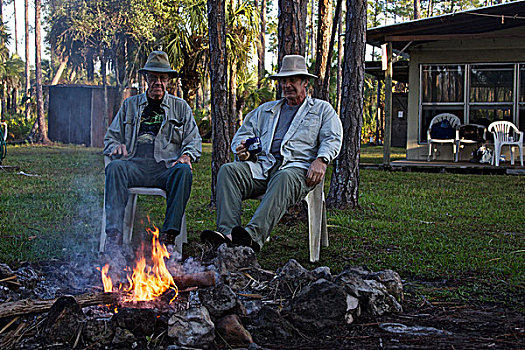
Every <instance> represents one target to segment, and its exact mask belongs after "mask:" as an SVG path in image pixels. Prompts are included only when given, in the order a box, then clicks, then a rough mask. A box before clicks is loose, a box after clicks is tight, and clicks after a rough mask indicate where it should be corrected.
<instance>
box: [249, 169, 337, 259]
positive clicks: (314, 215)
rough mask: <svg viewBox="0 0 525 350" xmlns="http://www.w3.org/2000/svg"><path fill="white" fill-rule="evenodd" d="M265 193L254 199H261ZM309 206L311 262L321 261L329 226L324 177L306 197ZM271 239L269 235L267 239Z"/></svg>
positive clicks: (326, 244)
mask: <svg viewBox="0 0 525 350" xmlns="http://www.w3.org/2000/svg"><path fill="white" fill-rule="evenodd" d="M262 198H263V195H261V196H258V197H256V198H254V199H258V200H261V199H262ZM304 201H305V202H306V204H307V207H308V249H309V251H310V262H317V261H319V255H320V252H321V243H322V244H323V247H328V245H329V242H328V228H327V224H326V222H327V221H326V201H325V196H324V178H323V180H322V181H321V182H320V183H319V184H317V186H315V187H314V188H313V189H312V190H311V191H310V192H308V194H307V195H306V197H304ZM269 240H270V237H268V239H267V241H269Z"/></svg>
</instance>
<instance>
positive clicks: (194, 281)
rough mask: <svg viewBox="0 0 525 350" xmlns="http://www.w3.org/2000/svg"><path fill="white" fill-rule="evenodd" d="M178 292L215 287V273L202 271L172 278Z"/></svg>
mask: <svg viewBox="0 0 525 350" xmlns="http://www.w3.org/2000/svg"><path fill="white" fill-rule="evenodd" d="M173 280H174V281H175V284H176V285H177V287H178V288H179V290H184V289H187V288H191V287H211V286H214V285H215V283H216V282H215V272H213V271H204V272H198V273H192V274H186V275H181V276H173Z"/></svg>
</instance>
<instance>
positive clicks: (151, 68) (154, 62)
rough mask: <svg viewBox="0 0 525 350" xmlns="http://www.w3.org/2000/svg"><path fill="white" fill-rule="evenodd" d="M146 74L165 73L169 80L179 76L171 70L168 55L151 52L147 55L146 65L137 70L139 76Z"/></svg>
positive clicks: (161, 52)
mask: <svg viewBox="0 0 525 350" xmlns="http://www.w3.org/2000/svg"><path fill="white" fill-rule="evenodd" d="M147 72H153V73H167V74H168V75H169V76H170V78H175V77H177V76H178V75H179V73H177V71H175V70H173V69H171V66H170V61H169V59H168V54H167V53H165V52H164V51H153V52H152V53H150V54H149V56H148V60H147V61H146V64H145V65H144V67H142V68H141V69H139V73H141V74H146V73H147Z"/></svg>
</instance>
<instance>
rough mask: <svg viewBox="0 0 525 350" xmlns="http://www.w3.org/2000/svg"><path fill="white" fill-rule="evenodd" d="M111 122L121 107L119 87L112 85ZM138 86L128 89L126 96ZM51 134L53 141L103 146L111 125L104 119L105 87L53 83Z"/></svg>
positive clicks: (109, 104)
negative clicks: (119, 105) (118, 96)
mask: <svg viewBox="0 0 525 350" xmlns="http://www.w3.org/2000/svg"><path fill="white" fill-rule="evenodd" d="M107 91H108V116H107V124H108V125H109V124H110V123H111V121H112V120H113V117H114V116H115V114H116V113H117V111H118V104H119V103H118V102H117V88H116V87H114V86H108V89H107ZM135 94H136V89H126V90H124V95H123V99H125V98H127V97H129V96H132V95H135ZM48 108H49V109H48V123H49V138H50V139H51V140H52V141H59V142H63V143H72V144H79V145H85V146H91V147H103V146H104V135H105V133H106V129H107V125H105V124H106V122H105V121H104V90H103V88H102V87H100V86H87V85H55V86H49V107H48Z"/></svg>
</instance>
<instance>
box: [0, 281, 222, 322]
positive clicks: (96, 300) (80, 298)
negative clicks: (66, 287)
mask: <svg viewBox="0 0 525 350" xmlns="http://www.w3.org/2000/svg"><path fill="white" fill-rule="evenodd" d="M174 281H175V283H176V284H177V286H178V287H179V289H181V290H183V289H188V288H191V287H210V286H214V285H215V273H214V272H213V271H205V272H199V273H194V274H187V275H183V276H176V277H174ZM119 297H120V295H119V293H117V292H111V293H87V294H81V295H77V296H74V298H75V300H76V301H77V303H78V304H79V305H80V307H86V306H93V305H104V304H117V303H118V302H119ZM57 299H58V298H55V299H49V300H31V299H25V300H19V301H13V302H9V303H2V304H0V318H4V317H12V316H19V315H26V314H30V313H41V312H47V311H49V309H51V306H53V304H54V303H55V302H56V301H57Z"/></svg>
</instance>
